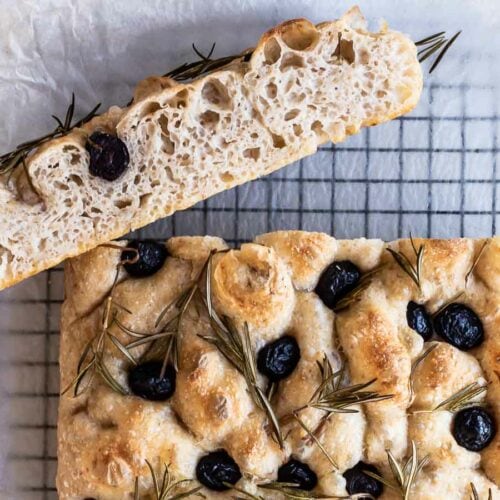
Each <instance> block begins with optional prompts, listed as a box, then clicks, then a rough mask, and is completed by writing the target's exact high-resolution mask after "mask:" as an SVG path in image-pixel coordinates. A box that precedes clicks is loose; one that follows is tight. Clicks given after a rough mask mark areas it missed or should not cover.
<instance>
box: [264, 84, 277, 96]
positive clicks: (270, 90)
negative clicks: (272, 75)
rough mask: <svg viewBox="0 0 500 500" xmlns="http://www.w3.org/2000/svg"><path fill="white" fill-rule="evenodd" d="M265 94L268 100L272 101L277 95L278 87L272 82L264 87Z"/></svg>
mask: <svg viewBox="0 0 500 500" xmlns="http://www.w3.org/2000/svg"><path fill="white" fill-rule="evenodd" d="M266 94H267V97H269V98H270V99H274V98H275V97H276V96H277V95H278V87H276V84H275V83H273V82H270V83H268V84H267V85H266Z"/></svg>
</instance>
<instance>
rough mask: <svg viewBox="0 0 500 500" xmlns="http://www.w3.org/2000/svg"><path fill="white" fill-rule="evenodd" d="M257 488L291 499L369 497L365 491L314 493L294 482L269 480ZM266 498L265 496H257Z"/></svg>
mask: <svg viewBox="0 0 500 500" xmlns="http://www.w3.org/2000/svg"><path fill="white" fill-rule="evenodd" d="M257 486H258V487H259V488H262V489H264V490H271V491H276V492H278V493H281V495H283V497H284V498H286V499H291V500H295V499H297V500H304V499H314V498H339V499H340V498H345V499H348V498H349V499H352V500H355V499H358V498H359V499H361V498H369V496H367V494H366V493H361V494H355V495H347V496H345V495H323V494H322V493H314V492H312V491H306V490H302V489H300V488H298V487H297V485H296V484H295V483H281V482H279V481H270V482H269V483H262V484H258V485H257ZM258 498H259V500H260V498H266V497H258Z"/></svg>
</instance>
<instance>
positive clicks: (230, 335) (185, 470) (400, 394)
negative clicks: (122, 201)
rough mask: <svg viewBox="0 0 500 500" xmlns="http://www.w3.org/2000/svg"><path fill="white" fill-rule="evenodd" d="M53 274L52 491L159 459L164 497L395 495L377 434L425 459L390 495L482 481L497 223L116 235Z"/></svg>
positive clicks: (490, 418) (498, 315)
mask: <svg viewBox="0 0 500 500" xmlns="http://www.w3.org/2000/svg"><path fill="white" fill-rule="evenodd" d="M124 248H125V249H124ZM391 251H392V253H391ZM417 254H418V256H419V257H418V258H417ZM417 262H418V264H417ZM115 277H116V278H117V279H116V282H115ZM113 283H115V286H114V287H113ZM65 290H66V299H65V301H64V304H63V307H62V324H61V350H60V368H61V386H62V388H63V389H64V390H65V392H64V394H63V396H62V397H61V401H60V407H59V423H58V441H59V445H58V457H59V465H58V474H57V487H58V491H59V495H60V498H61V499H75V500H76V499H85V498H95V499H99V500H108V499H126V498H134V494H137V497H138V498H144V499H147V498H157V496H156V495H155V494H154V492H153V479H152V477H153V474H152V473H151V470H152V471H153V473H154V476H155V477H156V479H157V482H158V485H159V486H158V487H159V489H161V488H162V477H163V474H164V470H165V469H164V468H165V466H167V467H168V472H169V474H170V476H169V477H170V480H169V481H170V483H168V484H169V485H170V490H169V491H168V494H166V496H165V498H178V497H176V496H175V495H179V494H182V493H187V497H189V498H197V496H196V495H197V494H199V493H201V494H203V495H204V498H234V497H239V498H247V497H248V496H246V495H245V493H243V492H242V491H244V492H246V493H248V494H251V495H254V496H253V497H251V498H258V499H259V498H261V499H268V498H271V499H273V498H276V499H280V498H297V496H288V497H287V496H286V495H284V493H287V492H288V494H289V495H290V494H294V495H303V498H308V496H307V495H309V494H310V495H340V496H342V498H344V496H345V495H348V494H350V495H355V494H359V493H366V492H368V493H370V494H372V495H373V496H374V497H380V498H384V499H392V498H394V499H397V498H402V495H403V494H402V493H401V491H399V490H398V489H397V484H398V483H397V482H396V479H395V478H394V476H393V474H392V472H391V469H390V467H389V458H388V454H387V452H390V456H391V457H392V458H393V459H394V460H395V461H397V463H399V464H401V465H404V464H405V463H407V461H408V460H411V459H412V457H413V459H414V463H415V465H416V464H417V461H418V462H419V463H421V460H423V461H424V462H422V463H421V465H422V468H421V470H418V471H416V474H415V477H414V478H413V480H412V481H411V482H410V485H409V490H410V491H409V493H410V496H409V498H412V499H419V500H422V499H429V500H431V499H432V500H435V499H436V498H440V499H441V498H443V499H444V498H446V499H447V500H448V499H450V500H451V499H469V498H471V496H472V495H473V491H475V492H476V493H477V494H478V495H479V498H487V497H488V494H489V491H491V495H492V497H493V498H500V492H499V489H498V485H499V484H500V434H499V433H498V432H497V427H498V422H500V380H499V375H500V366H499V357H500V335H499V330H500V310H499V305H500V239H498V238H493V239H489V240H472V239H454V240H432V239H429V240H425V239H422V240H420V239H419V240H414V241H413V242H412V241H409V240H400V241H396V242H392V243H384V242H383V241H380V240H366V239H358V240H336V239H334V238H332V237H330V236H328V235H326V234H322V233H308V232H302V231H283V232H275V233H269V234H264V235H262V236H259V237H257V238H256V239H255V242H253V243H247V244H244V245H242V246H241V248H240V249H234V250H228V247H227V245H226V244H225V242H224V241H223V240H221V239H219V238H214V237H174V238H171V239H170V240H168V241H167V242H166V243H165V244H163V243H158V242H151V241H149V242H148V241H145V242H128V243H127V242H120V243H119V244H118V245H117V246H116V247H115V248H109V247H99V248H97V249H95V250H93V251H91V252H89V253H87V254H85V255H82V256H81V257H78V258H76V259H73V260H70V261H68V263H67V264H66V274H65ZM152 335H156V337H151V336H152ZM154 339H156V342H154ZM166 339H169V340H168V341H166ZM89 343H90V344H89ZM132 343H135V344H132ZM89 345H90V346H91V347H90V349H88V348H87V349H86V346H89ZM169 346H170V347H169ZM168 349H170V350H169V351H168V353H167V350H168ZM82 353H83V354H84V355H83V356H82ZM85 353H86V354H85ZM92 353H94V354H92ZM79 360H80V361H79ZM92 361H93V362H94V365H92ZM78 365H79V366H78ZM87 366H91V367H90V368H89V369H88V371H87V372H86V373H85V367H87ZM176 366H177V369H176ZM341 366H342V367H343V370H342V371H341V372H338V373H336V374H334V373H333V372H336V371H338V370H340V368H341ZM78 374H80V377H79V378H78V377H77V375H78ZM75 377H77V378H75ZM359 384H361V386H360V385H359ZM75 394H76V395H75ZM343 411H347V412H346V413H343ZM280 441H281V442H280ZM415 454H416V456H415ZM148 464H149V466H148ZM149 467H150V468H151V470H150V468H149ZM411 470H412V468H411V467H410V466H409V467H408V468H407V469H406V473H407V475H408V474H410V472H411ZM369 473H372V474H375V475H376V476H377V477H382V478H383V480H384V481H385V482H386V483H387V482H389V483H391V484H393V485H396V489H391V488H390V487H389V486H387V485H386V486H384V485H383V481H382V482H381V481H379V480H378V479H377V478H375V477H373V476H370V475H369ZM185 479H187V480H190V481H189V482H184V483H180V484H176V481H180V480H185ZM283 484H285V486H283ZM231 485H233V487H231V489H227V488H229V487H230V486H231ZM287 485H288V486H287ZM166 487H167V485H165V488H166ZM199 488H201V489H199ZM234 488H238V489H239V490H240V491H236V490H235V489H234ZM287 488H288V490H287ZM241 490H242V491H241ZM298 490H300V491H298Z"/></svg>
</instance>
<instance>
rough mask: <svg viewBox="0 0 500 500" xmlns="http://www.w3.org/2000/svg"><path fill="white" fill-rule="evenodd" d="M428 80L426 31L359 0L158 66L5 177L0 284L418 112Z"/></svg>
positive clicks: (0, 200) (1, 183)
mask: <svg viewBox="0 0 500 500" xmlns="http://www.w3.org/2000/svg"><path fill="white" fill-rule="evenodd" d="M247 59H248V60H247ZM421 89H422V74H421V68H420V65H419V62H418V60H417V50H416V47H415V45H414V43H413V42H412V41H411V40H410V39H409V38H407V37H406V36H404V35H402V34H401V33H398V32H396V31H392V30H389V29H388V28H387V26H385V25H384V26H383V27H382V28H381V30H380V31H378V32H375V33H372V32H369V31H367V26H366V22H365V20H364V19H363V17H362V16H361V13H360V12H359V10H358V9H357V8H353V9H351V10H350V11H349V12H348V13H347V14H345V15H344V16H343V17H342V18H340V19H339V20H337V21H333V22H326V23H321V24H319V25H317V26H314V25H313V24H311V23H310V22H309V21H307V20H305V19H299V20H293V21H288V22H285V23H283V24H280V25H278V26H276V27H275V28H273V29H272V30H270V31H269V32H267V33H265V34H264V35H263V36H262V37H261V39H260V41H259V42H258V44H257V46H256V48H255V49H254V51H253V53H252V55H251V57H249V58H247V57H242V58H240V59H237V60H236V61H234V62H233V63H232V64H230V65H229V66H227V67H224V68H223V69H221V70H218V71H216V72H213V73H210V74H208V75H206V76H204V77H203V78H200V79H198V80H195V81H193V82H190V83H186V84H180V83H177V82H175V81H174V80H171V79H170V78H162V77H152V78H149V79H147V80H146V81H144V82H142V83H141V84H139V86H138V88H137V90H136V93H135V97H134V100H133V103H132V104H131V105H130V106H129V107H127V108H118V107H113V108H111V109H110V110H109V111H108V112H107V113H105V114H104V115H101V116H99V117H97V118H95V119H93V120H92V121H90V122H89V123H87V124H85V126H84V127H82V128H77V129H75V130H73V131H72V132H71V133H69V134H68V135H66V136H64V137H62V138H59V139H56V140H52V141H49V142H47V143H46V144H44V145H43V146H42V147H41V148H39V150H38V151H36V152H35V153H34V154H33V155H32V156H30V157H29V158H28V159H27V161H26V169H23V168H18V169H17V171H16V172H15V173H14V174H13V175H11V176H10V177H8V176H1V177H0V205H1V207H2V208H1V210H0V289H2V288H5V287H7V286H9V285H12V284H13V283H16V282H18V281H20V280H21V279H23V278H26V277H27V276H30V275H32V274H34V273H37V272H39V271H41V270H43V269H46V268H48V267H50V266H53V265H55V264H57V263H59V262H61V261H62V260H63V259H65V258H67V257H71V256H75V255H78V254H80V253H82V252H84V251H86V250H89V249H91V248H93V247H95V246H97V245H98V244H100V243H103V242H105V241H110V240H112V239H114V238H117V237H119V236H121V235H124V234H126V233H128V232H129V231H131V230H133V229H136V228H139V227H142V226H144V225H146V224H148V223H150V222H152V221H154V220H157V219H158V218H161V217H164V216H166V215H169V214H172V213H173V212H175V211H177V210H182V209H185V208H187V207H190V206H192V205H194V204H195V203H197V202H199V201H200V200H204V199H206V198H207V197H209V196H212V195H214V194H216V193H218V192H220V191H223V190H225V189H228V188H231V187H234V186H236V185H238V184H241V183H243V182H246V181H248V180H251V179H255V178H256V177H259V176H262V175H265V174H268V173H270V172H272V171H274V170H276V169H278V168H280V167H282V166H284V165H287V164H289V163H291V162H293V161H295V160H298V159H299V158H302V157H304V156H306V155H309V154H312V153H314V152H315V151H316V149H317V148H318V146H319V145H320V144H322V143H324V142H326V141H328V140H331V141H333V142H335V143H337V142H341V141H343V140H344V139H345V138H346V137H347V136H349V135H351V134H355V133H357V132H358V131H359V130H360V128H361V127H364V126H371V125H376V124H378V123H382V122H385V121H387V120H390V119H392V118H395V117H397V116H400V115H402V114H404V113H407V112H408V111H410V110H411V109H413V107H414V106H415V105H416V103H417V102H418V99H419V97H420V93H421Z"/></svg>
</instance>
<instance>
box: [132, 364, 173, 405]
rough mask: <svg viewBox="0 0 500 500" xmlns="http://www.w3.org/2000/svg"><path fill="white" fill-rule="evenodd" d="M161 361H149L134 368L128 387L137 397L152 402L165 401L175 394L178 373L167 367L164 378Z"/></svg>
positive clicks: (170, 366)
mask: <svg viewBox="0 0 500 500" xmlns="http://www.w3.org/2000/svg"><path fill="white" fill-rule="evenodd" d="M162 366H163V363H162V362H161V361H148V362H146V363H142V364H140V365H137V366H134V367H133V368H132V369H131V370H130V372H129V374H128V385H129V387H130V390H131V391H132V393H133V394H135V395H136V396H139V397H141V398H143V399H148V400H150V401H165V400H167V399H169V398H170V397H171V396H172V395H173V394H174V392H175V376H176V372H175V369H174V367H173V366H172V365H167V367H166V369H165V373H164V374H163V376H160V375H162V374H161V369H162Z"/></svg>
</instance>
